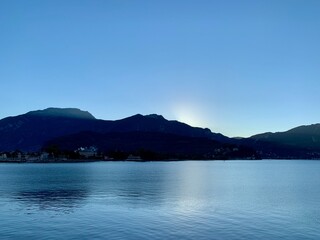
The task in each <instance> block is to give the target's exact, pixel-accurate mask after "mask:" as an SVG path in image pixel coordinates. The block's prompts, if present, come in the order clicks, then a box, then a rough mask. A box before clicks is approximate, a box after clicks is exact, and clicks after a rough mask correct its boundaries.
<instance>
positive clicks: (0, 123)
mask: <svg viewBox="0 0 320 240" xmlns="http://www.w3.org/2000/svg"><path fill="white" fill-rule="evenodd" d="M83 131H91V132H94V133H101V134H104V133H110V132H119V133H121V132H154V133H164V134H175V135H180V136H186V137H201V138H208V139H211V140H216V141H228V138H227V137H225V136H223V135H222V134H216V133H212V132H211V131H210V130H209V129H202V128H194V127H191V126H189V125H187V124H184V123H181V122H178V121H168V120H166V119H165V118H164V117H162V116H160V115H155V114H153V115H147V116H143V115H141V114H137V115H134V116H131V117H128V118H125V119H121V120H116V121H108V120H98V119H95V117H94V116H92V115H91V114H90V113H89V112H86V111H81V110H79V109H76V108H65V109H61V108H48V109H45V110H38V111H32V112H28V113H26V114H23V115H19V116H15V117H8V118H4V119H2V120H0V151H13V150H22V151H38V150H40V149H41V148H42V147H43V145H44V143H45V142H47V141H49V140H52V139H54V138H57V137H62V136H66V135H70V134H75V133H79V132H83Z"/></svg>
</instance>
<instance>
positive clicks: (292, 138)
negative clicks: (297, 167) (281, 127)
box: [244, 124, 320, 158]
mask: <svg viewBox="0 0 320 240" xmlns="http://www.w3.org/2000/svg"><path fill="white" fill-rule="evenodd" d="M244 142H246V143H247V145H249V146H251V147H254V148H255V149H256V150H258V151H260V154H261V155H262V157H267V158H272V157H274V158H319V157H320V124H313V125H308V126H300V127H296V128H293V129H291V130H288V131H285V132H276V133H270V132H268V133H263V134H258V135H254V136H252V137H250V138H249V139H245V140H244Z"/></svg>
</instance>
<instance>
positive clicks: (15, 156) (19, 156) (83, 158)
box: [0, 146, 142, 163]
mask: <svg viewBox="0 0 320 240" xmlns="http://www.w3.org/2000/svg"><path fill="white" fill-rule="evenodd" d="M50 150H51V151H50ZM111 155H112V156H110V155H106V154H104V153H102V152H99V151H98V149H97V148H96V147H93V146H91V147H80V148H78V149H76V150H75V151H63V152H62V151H58V150H57V149H48V150H46V151H39V152H23V151H20V150H16V151H10V152H0V162H7V163H10V162H12V163H23V162H25V163H47V162H90V161H113V160H119V159H122V160H126V161H141V160H142V159H141V157H140V156H136V155H133V154H129V155H127V156H126V155H124V154H122V156H120V153H118V156H116V158H114V155H115V154H111Z"/></svg>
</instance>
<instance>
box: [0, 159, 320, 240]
mask: <svg viewBox="0 0 320 240" xmlns="http://www.w3.org/2000/svg"><path fill="white" fill-rule="evenodd" d="M0 182H1V185H0V216H1V218H0V239H28V238H29V239H228V240H229V239H320V161H306V160H295V161H293V160H291V161H275V160H263V161H185V162H144V163H141V162H96V163H72V164H67V163H62V164H0Z"/></svg>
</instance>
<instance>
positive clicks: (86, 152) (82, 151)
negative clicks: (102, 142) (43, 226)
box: [77, 146, 98, 158]
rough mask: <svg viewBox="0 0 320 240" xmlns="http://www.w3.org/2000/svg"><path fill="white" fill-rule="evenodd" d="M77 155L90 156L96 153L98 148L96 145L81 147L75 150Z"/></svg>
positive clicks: (94, 155)
mask: <svg viewBox="0 0 320 240" xmlns="http://www.w3.org/2000/svg"><path fill="white" fill-rule="evenodd" d="M77 152H78V153H79V155H80V156H81V157H84V158H92V157H96V156H97V155H98V149H97V148H96V147H93V146H91V147H81V148H79V149H78V150H77Z"/></svg>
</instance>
